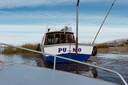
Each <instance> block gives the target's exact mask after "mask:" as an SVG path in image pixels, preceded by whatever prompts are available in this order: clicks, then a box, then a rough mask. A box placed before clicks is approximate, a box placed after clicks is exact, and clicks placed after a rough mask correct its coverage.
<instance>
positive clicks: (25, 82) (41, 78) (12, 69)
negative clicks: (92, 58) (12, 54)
mask: <svg viewBox="0 0 128 85" xmlns="http://www.w3.org/2000/svg"><path fill="white" fill-rule="evenodd" d="M0 84H1V85H117V84H114V83H110V82H106V81H102V80H99V79H94V78H89V77H84V76H80V75H76V74H72V73H68V72H63V71H58V70H52V69H48V68H41V67H33V66H27V65H21V64H14V65H8V66H4V68H3V69H1V70H0Z"/></svg>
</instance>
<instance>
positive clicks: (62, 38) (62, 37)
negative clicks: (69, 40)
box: [61, 34, 66, 43]
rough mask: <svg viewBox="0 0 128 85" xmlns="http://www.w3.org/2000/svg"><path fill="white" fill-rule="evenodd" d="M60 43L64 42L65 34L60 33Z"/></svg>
mask: <svg viewBox="0 0 128 85" xmlns="http://www.w3.org/2000/svg"><path fill="white" fill-rule="evenodd" d="M61 43H66V34H61Z"/></svg>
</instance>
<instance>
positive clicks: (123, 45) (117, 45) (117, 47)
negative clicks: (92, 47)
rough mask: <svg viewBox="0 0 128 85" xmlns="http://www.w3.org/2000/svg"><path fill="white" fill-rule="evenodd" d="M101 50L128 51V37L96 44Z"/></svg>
mask: <svg viewBox="0 0 128 85" xmlns="http://www.w3.org/2000/svg"><path fill="white" fill-rule="evenodd" d="M96 46H97V48H98V50H99V52H101V51H102V52H121V53H122V52H123V53H128V39H119V40H113V41H109V42H105V43H100V44H97V45H96Z"/></svg>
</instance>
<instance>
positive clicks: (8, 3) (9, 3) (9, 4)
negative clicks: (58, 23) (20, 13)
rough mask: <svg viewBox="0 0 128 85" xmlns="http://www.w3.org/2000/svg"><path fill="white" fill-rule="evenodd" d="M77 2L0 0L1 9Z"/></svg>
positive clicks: (96, 0)
mask: <svg viewBox="0 0 128 85" xmlns="http://www.w3.org/2000/svg"><path fill="white" fill-rule="evenodd" d="M76 2H77V0H0V8H14V7H24V6H36V5H57V4H61V5H63V4H75V3H76ZM80 2H81V3H101V2H112V0H81V1H80ZM117 2H119V3H123V4H127V2H128V1H127V0H119V1H117Z"/></svg>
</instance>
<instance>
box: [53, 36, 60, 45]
mask: <svg viewBox="0 0 128 85" xmlns="http://www.w3.org/2000/svg"><path fill="white" fill-rule="evenodd" d="M54 41H55V42H54V43H55V44H59V43H60V34H56V35H55V40H54Z"/></svg>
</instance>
